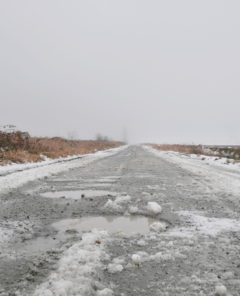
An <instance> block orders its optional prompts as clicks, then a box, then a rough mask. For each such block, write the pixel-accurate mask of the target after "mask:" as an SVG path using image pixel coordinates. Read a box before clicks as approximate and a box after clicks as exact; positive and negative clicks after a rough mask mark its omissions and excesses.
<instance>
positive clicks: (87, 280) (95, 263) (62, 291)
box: [33, 230, 112, 296]
mask: <svg viewBox="0 0 240 296" xmlns="http://www.w3.org/2000/svg"><path fill="white" fill-rule="evenodd" d="M107 239H108V234H107V232H105V231H97V230H95V231H93V232H89V233H86V234H84V235H83V236H82V240H81V241H80V242H78V243H76V244H74V245H73V246H72V247H70V248H69V249H68V250H66V251H65V252H64V254H63V257H62V258H61V259H60V261H59V265H58V269H57V270H56V272H53V273H52V274H51V275H50V276H49V277H48V279H47V281H46V282H44V283H43V284H41V285H39V286H38V287H37V288H36V290H35V292H34V294H33V295H34V296H43V295H45V296H48V295H49V296H50V295H68V296H74V295H92V294H93V295H94V294H95V291H94V289H93V286H94V285H93V284H94V283H95V282H94V278H97V270H98V269H100V268H102V264H101V259H106V258H107V257H108V256H107V254H106V253H105V251H104V244H105V242H106V241H107ZM98 242H101V244H99V243H98ZM99 285H100V284H99ZM95 286H96V284H95ZM110 291H111V290H109V289H107V290H106V289H101V291H98V292H97V295H112V294H111V293H110Z"/></svg>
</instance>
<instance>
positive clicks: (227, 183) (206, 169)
mask: <svg viewBox="0 0 240 296" xmlns="http://www.w3.org/2000/svg"><path fill="white" fill-rule="evenodd" d="M143 148H144V149H145V150H146V151H148V152H151V153H153V154H154V155H156V156H158V157H161V158H163V159H165V160H167V161H169V162H171V163H174V164H176V165H178V166H179V167H181V168H183V169H186V170H188V171H190V172H191V173H194V174H198V175H201V176H202V177H204V178H203V180H205V181H207V182H209V181H211V182H212V184H215V188H216V189H218V190H223V191H225V192H229V193H231V194H239V192H240V182H239V180H240V164H239V163H228V162H227V160H226V159H225V158H221V159H217V160H216V157H212V156H205V155H199V156H197V155H195V154H190V155H186V154H183V153H179V152H173V151H160V150H156V149H154V148H152V147H150V146H143Z"/></svg>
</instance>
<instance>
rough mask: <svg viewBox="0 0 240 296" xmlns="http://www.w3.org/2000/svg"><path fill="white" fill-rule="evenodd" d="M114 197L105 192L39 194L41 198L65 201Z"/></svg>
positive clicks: (72, 191)
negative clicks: (62, 199) (64, 199)
mask: <svg viewBox="0 0 240 296" xmlns="http://www.w3.org/2000/svg"><path fill="white" fill-rule="evenodd" d="M108 195H111V196H116V195H117V193H116V192H109V191H107V190H69V191H49V192H44V193H41V196H43V197H48V198H66V199H81V198H92V197H101V196H108Z"/></svg>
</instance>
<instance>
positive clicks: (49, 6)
mask: <svg viewBox="0 0 240 296" xmlns="http://www.w3.org/2000/svg"><path fill="white" fill-rule="evenodd" d="M239 13H240V1H239V0H226V1H223V0H196V1H193V0H181V1H179V0H156V1H155V0H144V1H143V0H118V1H116V0H84V1H83V0H65V1H61V0H36V1H35V0H21V1H19V0H15V1H13V0H7V1H4V0H0V99H1V105H0V125H3V124H7V123H12V124H16V125H17V126H18V127H19V128H22V129H25V130H28V131H30V133H31V134H32V135H42V136H45V135H48V136H54V135H59V136H67V135H68V133H69V132H72V131H75V133H76V134H77V135H78V136H79V138H93V137H94V136H95V135H96V133H98V132H101V133H102V134H104V135H108V136H110V137H113V138H115V139H122V136H123V130H124V128H126V130H127V133H128V138H129V140H130V142H147V141H152V142H159V143H163V142H169V143H192V142H194V143H196V144H197V143H212V144H214V143H216V144H226V143H229V144H240V133H239V126H240V116H239V113H240V17H239Z"/></svg>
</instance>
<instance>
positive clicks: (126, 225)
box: [52, 216, 159, 235]
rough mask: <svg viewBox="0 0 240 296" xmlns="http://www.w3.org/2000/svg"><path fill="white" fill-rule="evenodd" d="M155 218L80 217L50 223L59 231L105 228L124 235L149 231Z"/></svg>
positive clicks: (110, 231)
mask: <svg viewBox="0 0 240 296" xmlns="http://www.w3.org/2000/svg"><path fill="white" fill-rule="evenodd" d="M154 222H159V221H157V220H154V219H151V218H147V217H143V216H131V217H116V216H105V217H82V218H79V219H64V220H61V221H59V222H56V223H54V224H52V226H53V227H54V228H55V229H56V230H58V231H59V232H66V231H70V230H75V231H78V232H83V231H91V230H92V229H98V230H106V231H108V232H109V233H118V232H121V233H123V234H126V235H133V234H137V233H138V234H146V233H148V232H150V229H151V225H152V224H153V223H154Z"/></svg>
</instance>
